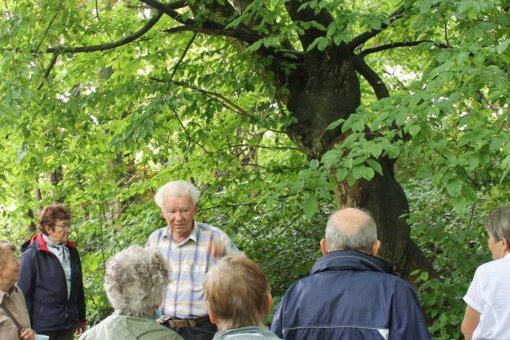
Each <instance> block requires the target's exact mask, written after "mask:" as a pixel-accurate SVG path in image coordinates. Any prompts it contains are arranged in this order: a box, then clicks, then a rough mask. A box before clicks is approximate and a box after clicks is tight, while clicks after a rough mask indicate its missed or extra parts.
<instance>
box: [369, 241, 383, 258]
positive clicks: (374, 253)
mask: <svg viewBox="0 0 510 340" xmlns="http://www.w3.org/2000/svg"><path fill="white" fill-rule="evenodd" d="M380 249H381V241H379V240H376V241H375V242H374V243H372V251H371V252H370V255H372V256H377V254H379V250H380Z"/></svg>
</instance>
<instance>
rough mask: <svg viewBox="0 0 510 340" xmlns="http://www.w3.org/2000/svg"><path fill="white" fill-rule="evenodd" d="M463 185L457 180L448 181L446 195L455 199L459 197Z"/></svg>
mask: <svg viewBox="0 0 510 340" xmlns="http://www.w3.org/2000/svg"><path fill="white" fill-rule="evenodd" d="M463 184H464V182H463V181H461V180H460V179H458V178H454V179H452V180H450V181H448V183H446V191H448V194H450V196H453V197H457V196H459V195H460V193H461V191H462V186H463Z"/></svg>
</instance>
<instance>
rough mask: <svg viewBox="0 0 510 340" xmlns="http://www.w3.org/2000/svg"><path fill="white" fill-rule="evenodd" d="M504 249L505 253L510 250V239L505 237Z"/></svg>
mask: <svg viewBox="0 0 510 340" xmlns="http://www.w3.org/2000/svg"><path fill="white" fill-rule="evenodd" d="M503 250H504V252H505V253H507V252H509V251H510V241H509V240H507V239H506V238H503Z"/></svg>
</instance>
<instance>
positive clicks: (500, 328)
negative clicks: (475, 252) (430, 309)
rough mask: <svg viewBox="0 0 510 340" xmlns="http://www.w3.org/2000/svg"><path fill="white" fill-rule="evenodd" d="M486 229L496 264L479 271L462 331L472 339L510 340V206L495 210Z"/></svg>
mask: <svg viewBox="0 0 510 340" xmlns="http://www.w3.org/2000/svg"><path fill="white" fill-rule="evenodd" d="M485 229H486V230H487V235H488V246H489V249H490V251H491V253H492V259H493V261H491V262H487V263H485V264H482V265H481V266H480V267H478V269H476V272H475V275H474V277H473V281H472V282H471V285H470V286H469V289H468V291H467V293H466V295H465V296H464V301H465V302H466V304H467V306H466V312H465V315H464V320H463V321H462V325H461V331H462V334H464V336H465V338H466V339H468V340H470V339H510V327H509V325H510V284H509V282H510V206H501V207H498V208H495V209H494V210H492V211H491V212H490V213H489V217H488V219H487V223H486V225H485Z"/></svg>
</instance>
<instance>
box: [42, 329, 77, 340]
mask: <svg viewBox="0 0 510 340" xmlns="http://www.w3.org/2000/svg"><path fill="white" fill-rule="evenodd" d="M38 334H42V335H47V336H49V337H50V340H73V339H74V329H63V330H58V331H51V332H44V333H38Z"/></svg>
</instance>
